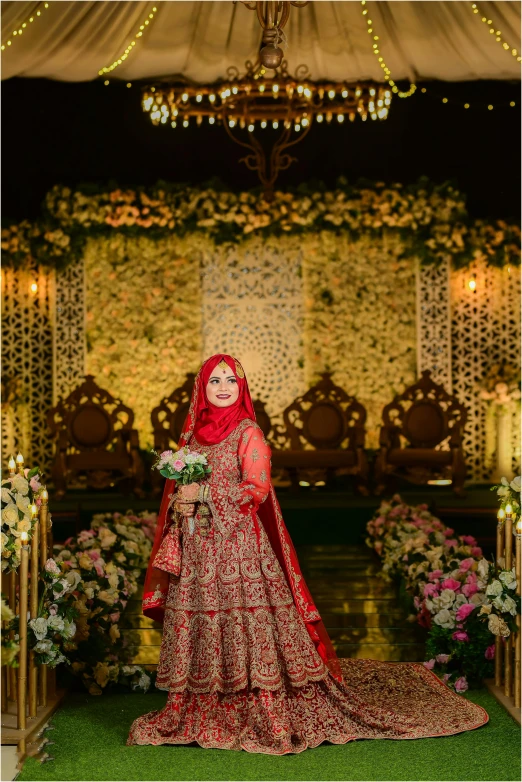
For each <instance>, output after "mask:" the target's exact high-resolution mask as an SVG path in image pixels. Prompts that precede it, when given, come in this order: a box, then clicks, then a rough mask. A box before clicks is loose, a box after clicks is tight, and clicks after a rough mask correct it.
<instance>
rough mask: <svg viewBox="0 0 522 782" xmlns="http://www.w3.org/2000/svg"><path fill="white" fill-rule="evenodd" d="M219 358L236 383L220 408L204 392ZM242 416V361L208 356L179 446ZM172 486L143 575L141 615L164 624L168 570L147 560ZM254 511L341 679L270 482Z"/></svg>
mask: <svg viewBox="0 0 522 782" xmlns="http://www.w3.org/2000/svg"><path fill="white" fill-rule="evenodd" d="M221 361H225V362H226V363H227V364H228V366H229V367H230V368H231V369H232V371H233V372H234V375H235V376H236V380H237V382H238V386H239V395H238V398H237V400H236V401H235V402H234V403H233V404H232V405H229V406H228V407H225V408H217V407H215V406H214V405H212V404H211V403H210V402H209V401H208V399H207V395H206V391H205V389H206V385H207V383H208V380H209V378H210V375H211V372H212V371H213V369H215V367H216V366H217V365H218V364H219V363H220V362H221ZM245 418H248V419H250V420H252V421H255V420H256V416H255V412H254V406H253V404H252V398H251V396H250V390H249V388H248V383H247V380H246V377H245V373H244V371H243V368H242V366H241V364H240V363H239V361H238V360H237V359H235V358H233V357H232V356H228V355H226V354H218V355H215V356H212V357H211V358H209V359H207V360H206V361H205V362H204V364H203V365H202V367H201V369H200V370H199V372H198V374H197V376H196V380H195V383H194V389H193V391H192V399H191V402H190V408H189V412H188V415H187V419H186V421H185V425H184V427H183V432H182V435H181V438H180V442H179V446H180V447H181V446H183V445H186V444H187V443H188V441H189V440H190V438H191V436H192V434H194V433H196V435H197V439H198V442H201V443H202V444H204V445H209V444H212V445H214V444H217V443H219V442H221V440H223V439H224V438H225V437H226V436H227V435H228V434H230V432H231V431H232V430H233V429H235V428H236V426H237V425H238V424H239V423H240V421H242V420H244V419H245ZM175 486H176V482H175V481H173V480H167V481H166V483H165V489H164V491H163V499H162V502H161V507H160V512H159V516H158V525H157V528H156V535H155V538H154V545H153V547H152V553H151V557H150V560H149V566H148V569H147V574H146V576H145V588H144V593H143V613H144V614H145V616H148V617H150V618H151V619H154V620H156V621H157V622H163V618H164V613H165V603H166V599H167V593H168V588H169V580H170V576H169V574H168V573H165V572H164V571H162V570H158V569H157V568H154V567H153V566H152V562H153V561H154V557H155V556H156V552H157V551H158V549H159V547H160V545H161V542H162V540H163V537H164V535H165V534H166V533H167V532H168V529H169V527H170V523H171V520H170V511H169V506H170V503H171V497H172V494H173V492H174V489H175ZM257 515H258V516H259V518H260V520H261V522H262V524H263V527H264V529H265V532H266V534H267V536H268V539H269V541H270V544H271V546H272V548H273V550H274V553H275V555H276V557H277V559H278V561H279V564H280V565H281V568H282V570H283V573H284V574H285V577H286V580H287V583H288V585H289V587H290V590H291V592H292V596H293V599H294V604H295V607H296V609H297V611H298V612H299V615H300V616H301V618H302V619H303V621H304V623H305V625H306V629H307V630H308V633H309V635H310V637H311V638H312V640H313V642H314V644H315V646H316V648H317V651H318V653H319V654H320V656H321V658H322V659H323V661H324V662H325V663H326V664H327V665H328V668H329V670H330V672H331V673H332V675H333V676H334V677H335V678H336V679H338V680H339V681H342V674H341V668H340V665H339V660H338V658H337V655H336V653H335V650H334V648H333V645H332V642H331V640H330V638H329V636H328V633H327V632H326V628H325V626H324V623H323V621H322V620H321V617H320V615H319V612H318V610H317V608H316V606H315V604H314V602H313V599H312V596H311V594H310V591H309V589H308V587H307V585H306V583H305V580H304V578H303V575H302V573H301V568H300V567H299V562H298V559H297V554H296V552H295V549H294V546H293V544H292V540H291V538H290V535H289V533H288V530H287V528H286V526H285V523H284V521H283V516H282V513H281V508H280V506H279V502H278V501H277V497H276V494H275V491H274V487H273V486H272V485H271V486H270V492H269V495H268V497H267V498H266V500H265V501H264V502H263V503H261V505H260V506H259V508H258V509H257Z"/></svg>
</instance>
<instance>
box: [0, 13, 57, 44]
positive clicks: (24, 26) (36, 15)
mask: <svg viewBox="0 0 522 782" xmlns="http://www.w3.org/2000/svg"><path fill="white" fill-rule="evenodd" d="M41 5H42V8H41V9H40V8H39V9H38V11H36V13H33V14H32V15H31V16H30V17H29V18H28V19H27V20H26V21H25V22H23V23H22V24H21V25H20V27H18V28H17V29H16V30H13V32H12V33H11V37H10V38H9V39H8V40H7V41H6V42H5V43H3V44H2V45H1V46H0V51H2V52H5V51H6V49H7V48H8V47H9V46H12V45H13V39H15V36H16V38H20V36H21V35H23V34H24V32H25V31H26V30H27V25H29V24H32V23H33V22H34V21H35V19H38V18H39V17H40V16H41V15H42V11H45V10H46V9H47V8H49V3H42V4H41Z"/></svg>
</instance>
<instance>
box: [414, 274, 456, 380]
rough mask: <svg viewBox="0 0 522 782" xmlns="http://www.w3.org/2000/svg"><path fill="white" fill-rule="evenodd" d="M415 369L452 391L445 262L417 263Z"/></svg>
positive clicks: (448, 301)
mask: <svg viewBox="0 0 522 782" xmlns="http://www.w3.org/2000/svg"><path fill="white" fill-rule="evenodd" d="M416 283H417V303H416V309H417V371H418V376H419V377H420V375H421V372H422V371H423V370H425V369H429V370H430V371H431V376H432V378H433V380H434V381H435V382H436V383H440V384H441V385H443V386H444V388H445V389H446V391H448V393H450V394H451V391H452V377H451V375H452V372H451V311H450V270H449V263H443V264H440V266H436V265H435V264H432V265H430V266H421V265H420V264H418V265H417V274H416Z"/></svg>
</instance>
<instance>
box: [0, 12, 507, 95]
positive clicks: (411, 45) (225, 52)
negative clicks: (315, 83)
mask: <svg viewBox="0 0 522 782" xmlns="http://www.w3.org/2000/svg"><path fill="white" fill-rule="evenodd" d="M42 6H43V3H34V2H32V3H31V2H3V3H2V43H5V41H6V40H7V39H8V38H9V37H10V36H11V35H12V32H13V30H15V29H17V28H18V27H19V26H20V25H21V24H22V23H23V22H25V21H27V19H28V18H29V16H30V15H31V14H33V13H35V12H36V10H37V9H38V8H39V7H40V8H41V7H42ZM153 7H156V8H157V13H156V15H155V18H154V19H153V20H152V22H151V24H150V26H149V28H148V29H147V30H146V32H145V33H144V35H143V37H142V38H141V39H138V40H137V44H136V46H135V47H134V51H132V53H131V54H130V56H129V57H128V59H127V61H126V62H125V63H124V64H123V65H121V66H120V67H118V68H117V69H116V70H115V71H114V73H113V74H112V77H113V78H118V79H125V80H129V79H142V78H149V77H152V76H165V75H183V76H185V77H187V78H189V79H192V80H194V81H196V82H212V81H215V80H216V79H218V78H220V77H224V76H225V75H226V70H227V67H228V66H229V65H236V66H238V67H239V68H240V69H241V68H242V67H243V64H244V62H245V60H246V59H249V58H250V59H252V58H255V55H256V52H257V51H258V49H259V45H260V40H261V28H260V26H259V23H258V21H257V17H256V14H255V13H253V12H252V11H249V10H248V9H247V8H246V7H245V6H243V5H242V4H240V3H233V2H231V0H224V1H222V2H159V1H157V2H51V3H50V4H49V8H48V9H46V10H43V11H42V15H41V16H40V17H39V18H37V19H35V21H34V22H33V24H31V25H28V26H27V28H26V30H25V31H24V34H23V35H22V37H20V38H19V37H18V36H17V37H16V38H15V39H14V40H13V44H12V46H9V48H8V49H6V51H5V52H3V54H2V78H3V79H8V78H10V77H12V76H24V77H46V78H49V79H57V80H61V81H89V80H91V79H96V78H97V77H98V71H99V69H100V68H102V67H103V66H105V65H109V64H110V63H112V62H113V61H114V60H115V59H117V58H118V57H119V56H120V55H121V54H122V52H123V51H124V50H125V48H126V46H127V45H128V44H129V42H130V41H131V40H132V39H133V38H134V36H135V34H136V32H137V31H138V30H139V27H140V25H141V24H142V23H143V21H144V20H145V19H146V18H147V17H148V14H149V13H150V12H151V11H152V8H153ZM366 7H367V8H368V9H369V13H370V14H371V16H372V19H373V23H374V28H375V32H376V33H377V34H378V35H380V46H381V51H382V54H383V56H384V58H385V60H386V62H387V64H388V66H389V67H390V69H391V71H392V76H393V78H395V79H417V80H429V79H441V80H447V81H466V80H474V79H520V64H519V63H517V61H516V58H515V57H512V56H511V54H510V53H509V52H506V51H504V49H502V46H501V45H500V44H499V43H497V42H496V41H495V36H494V35H490V34H489V29H488V26H487V25H486V24H483V23H482V22H481V19H480V14H478V15H477V14H474V13H473V11H472V9H471V4H470V3H469V2H460V1H459V0H457V1H456V2H438V0H433V1H432V2H400V0H398V1H397V2H383V1H382V0H379V2H374V1H372V0H369V1H368V3H367V6H366ZM478 7H479V9H480V11H481V12H483V13H484V14H486V15H488V18H490V19H492V21H493V23H494V24H495V26H496V29H499V30H500V31H501V32H502V36H503V40H505V41H507V42H508V43H509V44H510V45H511V46H513V47H516V48H517V49H518V50H519V51H520V10H521V4H520V2H507V1H506V2H481V0H478ZM366 28H367V25H366V20H365V17H363V16H362V14H361V4H360V2H358V1H357V2H331V1H330V0H323V1H321V0H314V2H311V3H310V4H309V5H308V6H306V7H304V8H299V9H298V8H292V9H291V15H290V21H289V23H288V25H287V27H286V28H285V32H286V34H287V38H288V48H287V50H286V57H287V59H288V62H289V66H290V70H292V69H293V68H295V66H297V65H299V64H300V63H303V62H304V63H306V64H307V65H308V66H309V69H310V76H311V78H312V79H314V80H319V79H333V80H339V81H342V80H346V81H352V80H357V79H375V80H376V81H381V80H382V70H381V68H380V67H379V65H378V63H377V61H376V57H375V56H374V55H373V54H372V51H371V39H370V36H369V35H368V34H367V32H366Z"/></svg>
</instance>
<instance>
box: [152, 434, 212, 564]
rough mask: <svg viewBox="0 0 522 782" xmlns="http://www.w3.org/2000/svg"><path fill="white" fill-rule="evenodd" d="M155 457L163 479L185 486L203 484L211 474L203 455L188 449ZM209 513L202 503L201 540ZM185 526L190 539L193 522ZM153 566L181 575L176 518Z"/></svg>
mask: <svg viewBox="0 0 522 782" xmlns="http://www.w3.org/2000/svg"><path fill="white" fill-rule="evenodd" d="M156 456H157V457H158V459H157V461H156V463H155V464H154V467H155V468H156V469H157V470H159V472H160V474H161V475H163V477H164V478H170V479H174V480H175V481H176V482H177V483H179V484H181V485H184V486H186V485H188V484H189V483H198V482H199V481H202V480H203V479H204V478H205V477H206V476H207V475H210V473H211V471H212V468H211V466H210V465H209V464H208V462H207V457H206V456H205V454H202V453H197V451H191V450H190V449H189V448H188V447H187V446H185V447H183V448H180V449H179V451H175V452H174V451H163V453H161V454H159V456H158V454H156ZM209 513H210V511H209V509H208V507H207V506H206V505H205V504H204V503H201V504H200V507H199V509H198V513H197V518H198V521H199V528H200V533H201V535H203V536H204V537H205V536H206V535H207V534H208V526H209V525H208V516H209ZM188 523H189V532H190V534H191V535H192V534H193V533H194V518H193V517H192V516H191V517H190V518H189V520H188ZM153 565H154V567H155V568H158V570H163V571H164V572H165V573H170V574H172V575H173V576H179V575H180V573H181V530H180V527H179V523H178V519H177V517H176V515H174V522H173V524H171V526H170V527H169V529H168V531H167V533H166V535H165V537H164V538H163V540H162V542H161V545H160V547H159V549H158V552H157V554H156V556H155V557H154V562H153Z"/></svg>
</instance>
